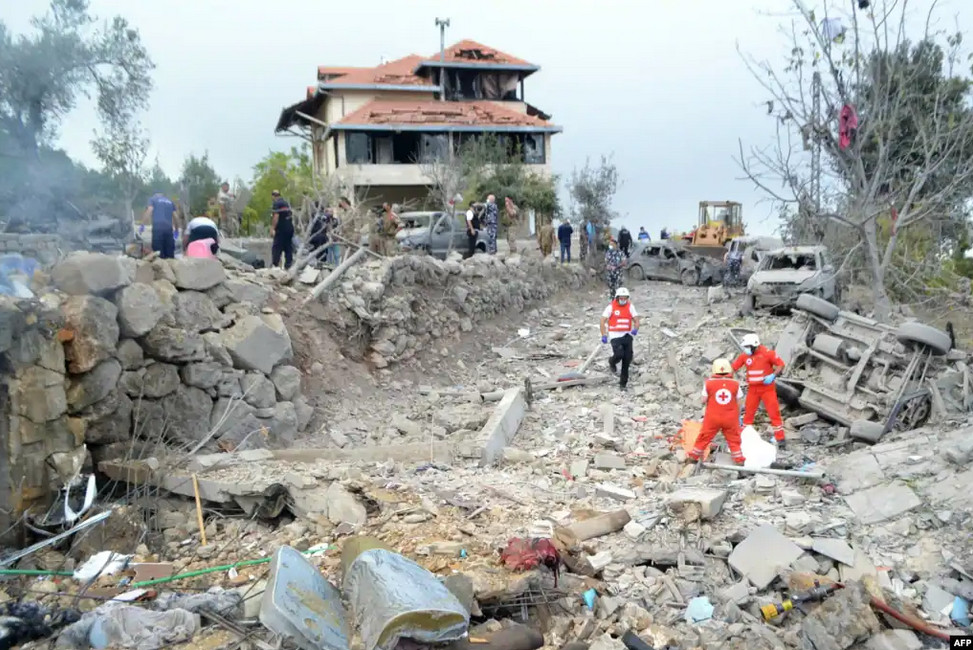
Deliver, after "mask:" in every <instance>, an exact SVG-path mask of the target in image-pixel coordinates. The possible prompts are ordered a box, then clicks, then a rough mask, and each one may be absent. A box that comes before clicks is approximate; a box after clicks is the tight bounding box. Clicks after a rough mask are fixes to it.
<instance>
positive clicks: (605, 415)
mask: <svg viewBox="0 0 973 650" xmlns="http://www.w3.org/2000/svg"><path fill="white" fill-rule="evenodd" d="M601 419H602V422H603V423H604V435H605V436H607V437H609V438H611V437H613V436H614V435H615V407H614V405H612V404H602V405H601Z"/></svg>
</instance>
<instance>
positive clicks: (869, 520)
mask: <svg viewBox="0 0 973 650" xmlns="http://www.w3.org/2000/svg"><path fill="white" fill-rule="evenodd" d="M845 503H847V504H848V507H849V508H851V509H852V511H853V512H854V513H855V516H856V517H857V518H858V521H860V522H861V523H863V524H875V523H878V522H880V521H885V520H886V519H891V518H892V517H897V516H898V515H901V514H902V513H904V512H908V511H909V510H912V509H913V508H917V507H919V506H920V505H922V502H921V501H920V500H919V497H917V496H916V494H915V492H913V491H912V489H911V488H909V486H908V485H906V484H905V483H891V484H889V485H878V486H875V487H873V488H869V489H867V490H861V491H859V492H855V493H854V494H849V495H847V496H846V497H845Z"/></svg>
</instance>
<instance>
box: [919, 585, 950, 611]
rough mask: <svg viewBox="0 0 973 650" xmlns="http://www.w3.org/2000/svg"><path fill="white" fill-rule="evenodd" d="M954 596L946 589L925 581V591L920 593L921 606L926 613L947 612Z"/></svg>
mask: <svg viewBox="0 0 973 650" xmlns="http://www.w3.org/2000/svg"><path fill="white" fill-rule="evenodd" d="M955 598H956V596H954V595H953V594H951V593H949V592H948V591H945V590H943V589H941V588H939V587H938V586H936V585H934V584H930V583H928V582H927V583H926V593H924V594H923V595H922V608H923V609H924V610H926V612H927V613H928V614H942V613H943V612H944V611H946V613H947V614H948V610H951V609H952V607H953V600H955ZM947 608H948V609H947Z"/></svg>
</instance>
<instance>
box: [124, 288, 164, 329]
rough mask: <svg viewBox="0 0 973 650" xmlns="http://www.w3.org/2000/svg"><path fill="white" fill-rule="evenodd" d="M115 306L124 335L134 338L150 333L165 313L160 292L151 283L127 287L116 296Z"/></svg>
mask: <svg viewBox="0 0 973 650" xmlns="http://www.w3.org/2000/svg"><path fill="white" fill-rule="evenodd" d="M115 306H116V307H118V325H119V328H120V330H121V334H122V336H128V337H132V338H137V337H139V336H143V335H144V334H148V332H149V330H151V329H152V328H153V327H155V326H156V324H157V323H158V322H159V319H160V318H162V316H163V314H164V313H165V309H164V308H163V305H162V300H160V299H159V294H158V293H156V291H155V289H154V288H152V285H149V284H141V283H138V284H132V285H129V286H127V287H125V288H124V289H122V290H121V291H119V292H118V295H116V296H115Z"/></svg>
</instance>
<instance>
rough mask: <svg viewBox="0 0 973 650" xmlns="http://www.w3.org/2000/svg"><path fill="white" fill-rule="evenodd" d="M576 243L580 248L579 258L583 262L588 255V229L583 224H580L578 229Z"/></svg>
mask: <svg viewBox="0 0 973 650" xmlns="http://www.w3.org/2000/svg"><path fill="white" fill-rule="evenodd" d="M578 245H579V248H580V250H579V251H578V256H579V257H580V258H581V263H582V264H584V261H585V259H587V257H588V229H587V228H585V226H584V224H581V228H579V229H578Z"/></svg>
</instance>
